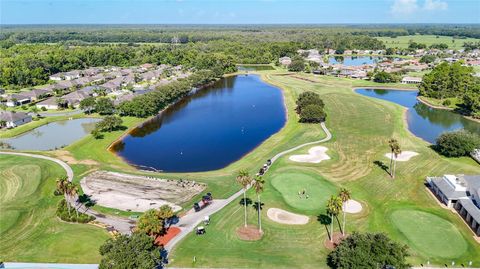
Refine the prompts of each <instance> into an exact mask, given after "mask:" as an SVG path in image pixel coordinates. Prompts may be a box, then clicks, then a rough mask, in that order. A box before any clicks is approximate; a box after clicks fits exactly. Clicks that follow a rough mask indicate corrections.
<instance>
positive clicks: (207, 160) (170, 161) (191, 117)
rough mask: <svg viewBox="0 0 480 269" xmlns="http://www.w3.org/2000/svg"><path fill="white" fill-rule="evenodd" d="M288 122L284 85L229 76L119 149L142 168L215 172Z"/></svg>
mask: <svg viewBox="0 0 480 269" xmlns="http://www.w3.org/2000/svg"><path fill="white" fill-rule="evenodd" d="M285 121H286V113H285V107H284V103H283V96H282V93H281V91H280V90H279V89H277V88H275V87H273V86H271V85H268V84H266V83H264V82H262V81H261V79H260V77H259V76H256V75H249V76H244V75H242V76H235V77H228V78H224V79H221V80H219V81H218V82H217V83H216V84H215V85H214V86H213V87H211V88H209V89H205V90H202V91H200V92H197V93H196V94H194V95H192V96H189V97H187V98H186V99H184V100H183V101H182V102H179V103H178V104H176V105H174V106H172V107H170V108H169V109H167V110H166V111H165V112H164V113H162V114H161V115H159V116H157V117H156V118H154V119H153V120H151V121H149V122H146V123H145V124H143V125H142V126H141V127H139V128H137V129H135V130H133V131H132V132H131V133H130V134H129V135H128V136H126V137H125V138H124V139H123V140H122V141H121V142H120V143H118V144H117V145H115V147H114V148H113V149H114V150H115V151H116V152H117V153H118V154H119V155H120V156H122V157H123V158H124V159H125V160H126V161H127V162H129V163H131V164H133V165H136V166H138V167H141V168H155V169H157V170H163V171H167V172H196V171H209V170H214V169H220V168H223V167H225V166H227V165H228V164H230V163H232V162H234V161H236V160H238V159H240V158H241V157H242V156H243V155H245V154H246V153H248V152H249V151H251V150H253V149H254V148H255V147H256V146H258V145H259V144H260V143H262V142H263V141H264V140H265V139H267V138H268V137H270V136H271V135H272V134H274V133H276V132H278V131H279V130H280V129H281V128H282V127H283V125H284V124H285Z"/></svg>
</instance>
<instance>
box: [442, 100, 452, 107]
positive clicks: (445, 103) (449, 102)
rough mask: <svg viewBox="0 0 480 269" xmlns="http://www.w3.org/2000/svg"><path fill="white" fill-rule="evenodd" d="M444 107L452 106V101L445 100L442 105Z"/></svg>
mask: <svg viewBox="0 0 480 269" xmlns="http://www.w3.org/2000/svg"><path fill="white" fill-rule="evenodd" d="M442 104H443V105H444V106H450V105H451V104H452V101H450V99H447V100H445V101H443V103H442Z"/></svg>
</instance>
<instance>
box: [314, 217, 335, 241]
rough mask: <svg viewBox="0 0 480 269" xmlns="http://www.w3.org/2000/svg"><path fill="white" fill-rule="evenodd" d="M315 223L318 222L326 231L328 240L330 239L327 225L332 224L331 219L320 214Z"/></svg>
mask: <svg viewBox="0 0 480 269" xmlns="http://www.w3.org/2000/svg"><path fill="white" fill-rule="evenodd" d="M317 221H318V222H320V224H322V225H323V226H325V230H326V231H327V234H328V238H331V236H332V235H331V233H330V230H329V229H328V225H330V223H332V218H330V216H328V215H325V214H320V215H318V216H317Z"/></svg>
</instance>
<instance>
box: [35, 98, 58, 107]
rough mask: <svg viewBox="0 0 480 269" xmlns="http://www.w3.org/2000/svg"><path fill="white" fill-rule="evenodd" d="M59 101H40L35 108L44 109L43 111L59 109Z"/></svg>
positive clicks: (54, 99) (55, 99) (56, 99)
mask: <svg viewBox="0 0 480 269" xmlns="http://www.w3.org/2000/svg"><path fill="white" fill-rule="evenodd" d="M59 99H60V98H58V97H50V98H48V99H47V100H44V101H41V102H39V103H36V104H35V106H36V107H37V108H40V109H42V108H45V109H58V108H59V107H60V104H59Z"/></svg>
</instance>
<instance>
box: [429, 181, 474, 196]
mask: <svg viewBox="0 0 480 269" xmlns="http://www.w3.org/2000/svg"><path fill="white" fill-rule="evenodd" d="M432 182H433V183H434V184H435V185H436V186H437V187H438V189H439V190H440V191H441V192H442V193H443V194H444V195H445V196H446V197H447V199H449V200H451V199H458V198H461V197H465V196H467V194H466V192H465V191H455V188H454V187H453V186H452V185H450V184H448V182H447V181H446V180H445V179H444V178H442V177H436V178H432Z"/></svg>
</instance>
